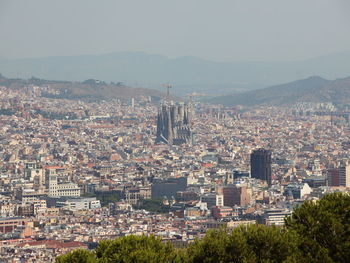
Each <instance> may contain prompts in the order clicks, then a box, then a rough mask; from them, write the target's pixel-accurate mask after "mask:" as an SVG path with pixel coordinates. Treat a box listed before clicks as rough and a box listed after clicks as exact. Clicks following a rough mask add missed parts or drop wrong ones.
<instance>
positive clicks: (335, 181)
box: [327, 168, 340, 186]
mask: <svg viewBox="0 0 350 263" xmlns="http://www.w3.org/2000/svg"><path fill="white" fill-rule="evenodd" d="M339 179H340V177H339V169H338V168H332V169H328V171H327V182H328V186H340V180H339Z"/></svg>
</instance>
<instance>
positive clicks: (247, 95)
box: [208, 77, 350, 106]
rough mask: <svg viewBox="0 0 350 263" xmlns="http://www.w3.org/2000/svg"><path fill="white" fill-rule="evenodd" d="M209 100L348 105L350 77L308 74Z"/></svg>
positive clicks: (235, 102) (231, 103) (279, 104)
mask: <svg viewBox="0 0 350 263" xmlns="http://www.w3.org/2000/svg"><path fill="white" fill-rule="evenodd" d="M208 102H210V103H214V104H223V105H226V106H235V105H242V106H258V105H275V106H282V105H291V104H294V103H297V102H333V103H334V104H349V103H350V77H349V78H344V79H337V80H334V81H331V80H326V79H323V78H321V77H310V78H307V79H302V80H298V81H294V82H290V83H287V84H282V85H276V86H272V87H268V88H264V89H258V90H252V91H248V92H243V93H240V94H233V95H227V96H219V97H215V98H212V99H209V100H208Z"/></svg>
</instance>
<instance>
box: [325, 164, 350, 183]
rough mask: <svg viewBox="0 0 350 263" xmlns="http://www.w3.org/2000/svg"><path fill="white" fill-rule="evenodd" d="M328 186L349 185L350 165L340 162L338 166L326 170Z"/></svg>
mask: <svg viewBox="0 0 350 263" xmlns="http://www.w3.org/2000/svg"><path fill="white" fill-rule="evenodd" d="M327 180H328V186H344V187H350V165H348V164H342V165H340V166H339V167H338V168H333V169H329V170H328V174H327Z"/></svg>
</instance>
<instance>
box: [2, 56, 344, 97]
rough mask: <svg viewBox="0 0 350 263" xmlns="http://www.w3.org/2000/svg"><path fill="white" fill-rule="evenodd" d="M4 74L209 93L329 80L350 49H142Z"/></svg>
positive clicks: (13, 63)
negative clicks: (187, 52)
mask: <svg viewBox="0 0 350 263" xmlns="http://www.w3.org/2000/svg"><path fill="white" fill-rule="evenodd" d="M0 73H2V74H4V75H5V76H8V77H12V78H30V77H32V76H34V77H37V78H44V79H54V80H68V81H83V80H85V79H99V80H102V81H107V82H111V81H113V82H123V83H125V84H126V85H128V86H138V87H147V88H155V89H159V90H164V88H163V87H162V86H161V85H162V84H164V83H168V82H170V83H172V84H173V87H174V88H173V90H172V92H173V93H174V94H177V95H181V96H183V95H185V94H187V93H191V92H198V93H205V94H207V95H209V96H213V95H223V94H230V93H233V92H241V91H246V90H252V89H258V88H262V87H267V86H271V85H276V84H278V83H285V82H289V81H293V80H295V79H301V78H306V77H308V76H315V75H318V76H322V77H324V78H328V79H336V78H342V77H345V76H349V75H350V51H349V52H343V53H337V54H331V55H327V56H323V57H318V58H314V59H308V60H303V61H293V62H232V63H228V62H213V61H208V60H204V59H200V58H196V57H180V58H175V59H171V58H168V57H166V56H162V55H152V54H145V53H142V52H119V53H111V54H103V55H81V56H69V57H46V58H28V59H13V60H8V59H0Z"/></svg>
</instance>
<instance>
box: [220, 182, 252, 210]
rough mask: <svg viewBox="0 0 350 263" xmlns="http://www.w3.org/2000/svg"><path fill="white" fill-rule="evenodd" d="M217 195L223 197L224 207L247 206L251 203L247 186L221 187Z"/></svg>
mask: <svg viewBox="0 0 350 263" xmlns="http://www.w3.org/2000/svg"><path fill="white" fill-rule="evenodd" d="M217 194H218V195H222V196H223V205H224V206H234V205H239V206H245V205H248V204H249V203H250V194H249V193H248V189H247V187H246V186H237V185H225V186H221V187H219V188H218V189H217Z"/></svg>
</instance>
